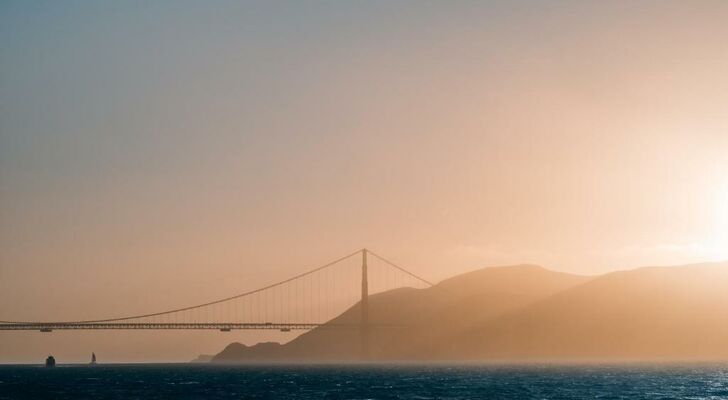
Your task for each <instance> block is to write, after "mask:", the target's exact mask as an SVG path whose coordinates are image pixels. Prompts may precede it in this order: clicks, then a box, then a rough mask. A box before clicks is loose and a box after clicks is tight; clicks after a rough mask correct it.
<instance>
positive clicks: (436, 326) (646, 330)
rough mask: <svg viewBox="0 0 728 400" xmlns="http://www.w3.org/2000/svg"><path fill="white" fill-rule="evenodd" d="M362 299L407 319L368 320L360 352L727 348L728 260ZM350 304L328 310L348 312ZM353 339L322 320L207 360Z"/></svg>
mask: <svg viewBox="0 0 728 400" xmlns="http://www.w3.org/2000/svg"><path fill="white" fill-rule="evenodd" d="M369 303H370V321H371V322H372V323H387V322H391V321H393V320H396V321H404V322H405V324H406V325H407V324H409V326H408V327H405V328H401V329H396V330H395V329H391V330H389V331H387V330H385V329H377V330H374V331H373V332H372V334H371V344H370V348H371V355H370V356H371V360H413V361H425V360H430V361H435V360H482V361H485V360H498V361H510V360H513V361H519V360H521V361H522V360H555V361H558V360H582V359H605V360H611V359H639V360H642V359H644V360H651V359H696V358H697V359H714V358H715V357H718V358H725V359H728V312H725V311H723V309H724V308H725V307H722V305H723V304H728V263H700V264H690V265H684V266H675V267H654V266H651V267H641V268H636V269H633V270H622V271H614V272H610V273H607V274H604V275H598V276H582V275H575V274H569V273H564V272H556V271H551V270H548V269H546V268H544V267H541V266H537V265H533V264H518V265H512V266H501V267H487V268H482V269H479V270H475V271H471V272H467V273H464V274H461V275H457V276H454V277H451V278H448V279H445V280H443V281H442V282H439V283H438V284H436V285H434V286H432V287H430V288H427V289H398V290H395V291H390V292H384V293H378V294H376V295H373V296H370V300H369ZM358 310H359V305H358V304H356V305H354V306H353V307H351V308H349V309H348V310H346V311H345V312H343V313H342V314H341V315H339V316H338V317H336V318H334V319H333V320H332V321H330V322H342V321H349V322H356V321H358V319H357V318H358V315H359V311H358ZM691 332H692V333H691ZM722 338H725V340H722ZM359 343H360V342H359V336H358V330H356V329H348V330H347V329H339V330H336V329H327V328H326V327H325V326H324V327H321V328H317V329H314V330H311V331H309V332H306V333H304V334H302V335H300V336H299V337H297V338H295V339H293V340H292V341H290V342H288V343H286V344H279V345H277V346H273V345H271V344H263V345H253V346H243V345H240V346H233V347H230V346H228V347H226V349H225V350H223V351H222V352H221V353H219V354H217V355H216V356H215V357H213V360H212V361H213V362H260V361H357V360H359V359H360V357H359V356H360V352H359V346H360V344H359ZM241 346H242V347H241Z"/></svg>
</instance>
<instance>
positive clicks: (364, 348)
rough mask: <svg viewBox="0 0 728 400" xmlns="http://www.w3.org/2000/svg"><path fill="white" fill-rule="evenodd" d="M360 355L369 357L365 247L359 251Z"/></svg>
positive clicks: (363, 357)
mask: <svg viewBox="0 0 728 400" xmlns="http://www.w3.org/2000/svg"><path fill="white" fill-rule="evenodd" d="M359 329H360V335H361V357H362V359H364V360H366V359H368V358H369V281H368V269H367V249H363V250H362V251H361V322H360V327H359Z"/></svg>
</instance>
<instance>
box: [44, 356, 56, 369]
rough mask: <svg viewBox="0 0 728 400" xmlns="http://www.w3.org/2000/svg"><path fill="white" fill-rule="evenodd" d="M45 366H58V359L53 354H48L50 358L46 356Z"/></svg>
mask: <svg viewBox="0 0 728 400" xmlns="http://www.w3.org/2000/svg"><path fill="white" fill-rule="evenodd" d="M45 366H46V367H49V368H50V367H55V366H56V359H55V358H53V356H48V358H46V363H45Z"/></svg>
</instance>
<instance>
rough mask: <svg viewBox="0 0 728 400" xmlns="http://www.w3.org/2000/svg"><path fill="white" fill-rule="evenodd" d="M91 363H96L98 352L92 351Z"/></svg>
mask: <svg viewBox="0 0 728 400" xmlns="http://www.w3.org/2000/svg"><path fill="white" fill-rule="evenodd" d="M90 364H91V365H96V353H91V363H90Z"/></svg>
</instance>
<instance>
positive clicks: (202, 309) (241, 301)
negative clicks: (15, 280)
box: [0, 249, 432, 345]
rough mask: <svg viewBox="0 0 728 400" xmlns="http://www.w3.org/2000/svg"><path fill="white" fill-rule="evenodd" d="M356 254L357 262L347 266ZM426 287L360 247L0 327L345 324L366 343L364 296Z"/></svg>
mask: <svg viewBox="0 0 728 400" xmlns="http://www.w3.org/2000/svg"><path fill="white" fill-rule="evenodd" d="M357 256H358V257H360V261H361V262H360V263H356V264H352V263H351V261H352V260H355V259H356V258H357ZM372 261H374V263H373V262H372ZM372 286H374V288H372ZM429 286H432V283H430V282H429V281H427V280H426V279H424V278H422V277H420V276H418V275H415V274H414V273H412V272H409V271H407V270H406V269H404V268H402V267H400V266H398V265H396V264H394V263H393V262H391V261H389V260H387V259H386V258H384V257H382V256H379V255H377V254H376V253H374V252H372V251H370V250H367V249H362V250H358V251H356V252H354V253H351V254H349V255H346V256H344V257H341V258H339V259H336V260H334V261H331V262H329V263H326V264H324V265H321V266H319V267H317V268H314V269H311V270H309V271H307V272H304V273H301V274H298V275H296V276H293V277H291V278H288V279H285V280H282V281H279V282H275V283H272V284H270V285H267V286H264V287H261V288H259V289H255V290H250V291H247V292H244V293H240V294H237V295H234V296H228V297H225V298H222V299H218V300H214V301H210V302H206V303H203V304H197V305H193V306H188V307H182V308H176V309H172V310H166V311H159V312H154V313H147V314H139V315H130V316H122V317H112V318H103V319H93V320H76V321H0V330H13V331H31V330H32V331H41V332H52V331H54V330H61V329H64V330H65V329H76V330H78V329H214V330H220V331H223V332H229V331H231V330H237V329H267V330H280V331H284V332H288V331H291V330H309V329H313V328H316V327H326V328H347V327H348V328H358V329H360V330H361V336H362V344H363V345H366V343H367V342H368V330H369V329H370V328H371V327H377V326H387V324H371V323H370V322H369V296H370V295H372V294H373V293H380V292H384V291H388V290H393V289H396V288H401V287H413V288H424V287H429ZM372 289H374V290H372ZM356 305H359V308H360V316H359V320H358V321H356V322H352V323H337V322H333V321H332V320H333V319H334V318H335V317H337V316H339V315H341V314H342V313H343V312H344V311H346V310H349V309H351V308H352V307H354V306H356Z"/></svg>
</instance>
